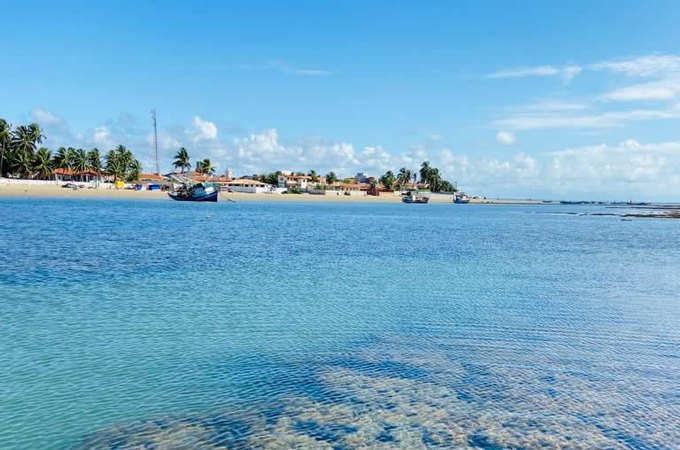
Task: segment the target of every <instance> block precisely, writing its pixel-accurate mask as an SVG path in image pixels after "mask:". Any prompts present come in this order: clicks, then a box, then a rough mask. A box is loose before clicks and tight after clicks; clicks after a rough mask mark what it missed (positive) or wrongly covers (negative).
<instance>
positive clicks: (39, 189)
mask: <svg viewBox="0 0 680 450" xmlns="http://www.w3.org/2000/svg"><path fill="white" fill-rule="evenodd" d="M0 197H26V198H90V199H98V198H99V199H102V198H106V199H116V198H118V199H126V200H130V199H140V200H141V199H147V200H148V199H158V200H167V201H172V200H170V199H169V198H168V196H167V194H166V193H165V192H161V191H134V190H131V189H89V188H83V189H68V188H62V187H60V186H59V185H56V184H55V185H29V184H26V185H22V184H0ZM220 199H221V200H227V199H229V200H233V201H237V202H240V201H243V202H261V201H266V202H338V203H358V202H361V203H399V202H401V197H400V196H398V195H389V196H387V195H383V196H380V197H373V196H369V195H310V194H245V193H237V192H229V193H226V192H222V193H220ZM430 202H431V203H451V202H452V197H451V196H449V195H431V196H430ZM470 203H476V204H540V203H541V202H540V201H537V200H517V199H472V200H471V201H470Z"/></svg>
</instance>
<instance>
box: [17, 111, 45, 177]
mask: <svg viewBox="0 0 680 450" xmlns="http://www.w3.org/2000/svg"><path fill="white" fill-rule="evenodd" d="M43 137H44V136H43V135H42V133H41V132H40V126H39V125H38V124H37V123H32V124H30V125H20V126H18V127H17V128H16V129H15V130H14V132H13V133H12V140H11V149H12V153H13V156H12V158H11V160H12V161H13V165H14V170H16V171H17V172H19V173H21V174H22V176H28V174H30V172H31V165H32V163H33V154H34V152H35V148H36V145H37V144H39V143H40V142H42V140H43Z"/></svg>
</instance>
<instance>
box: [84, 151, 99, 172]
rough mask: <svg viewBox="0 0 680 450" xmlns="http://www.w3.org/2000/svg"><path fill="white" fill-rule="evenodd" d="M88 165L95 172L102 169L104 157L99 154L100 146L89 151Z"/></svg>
mask: <svg viewBox="0 0 680 450" xmlns="http://www.w3.org/2000/svg"><path fill="white" fill-rule="evenodd" d="M87 165H88V167H89V169H90V170H92V171H94V172H101V171H102V159H101V156H99V149H98V148H93V149H92V150H90V151H89V152H87Z"/></svg>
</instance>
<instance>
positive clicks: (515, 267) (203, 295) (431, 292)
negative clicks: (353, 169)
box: [0, 198, 680, 450]
mask: <svg viewBox="0 0 680 450" xmlns="http://www.w3.org/2000/svg"><path fill="white" fill-rule="evenodd" d="M600 210H603V207H596V206H567V205H563V206H501V205H493V206H491V205H452V204H432V205H404V204H379V205H377V204H364V203H357V204H330V203H329V204H325V203H318V204H317V203H314V204H308V203H294V202H290V203H278V202H277V203H259V202H258V203H246V202H238V203H228V202H220V203H216V204H200V203H194V204H191V203H178V202H171V201H158V200H148V201H142V200H136V201H127V200H103V199H102V200H92V199H89V200H77V199H13V198H3V199H0V242H2V249H1V250H0V448H2V449H5V450H13V449H29V448H31V449H89V448H102V449H128V448H129V449H161V448H168V449H169V448H204V449H211V448H215V449H217V448H229V449H246V448H329V449H331V448H332V449H352V448H408V449H417V448H462V449H464V448H469V449H473V448H475V449H505V448H508V449H519V448H523V449H532V448H558V447H560V446H561V448H598V449H602V448H610V449H618V448H621V449H625V448H630V449H672V448H678V447H680V245H679V244H680V222H678V221H674V220H660V219H636V220H633V221H622V220H621V219H620V218H618V217H610V216H591V215H586V214H585V213H588V212H593V211H600ZM571 213H576V214H571Z"/></svg>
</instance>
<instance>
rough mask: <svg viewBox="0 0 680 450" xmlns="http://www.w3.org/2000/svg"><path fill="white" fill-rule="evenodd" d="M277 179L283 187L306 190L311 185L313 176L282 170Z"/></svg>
mask: <svg viewBox="0 0 680 450" xmlns="http://www.w3.org/2000/svg"><path fill="white" fill-rule="evenodd" d="M277 180H278V184H279V187H281V188H283V187H285V188H298V189H300V190H303V191H306V190H307V186H309V184H310V183H311V180H312V177H309V176H307V175H293V174H290V175H288V174H286V173H285V172H282V173H281V174H280V175H279V176H278V179H277Z"/></svg>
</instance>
